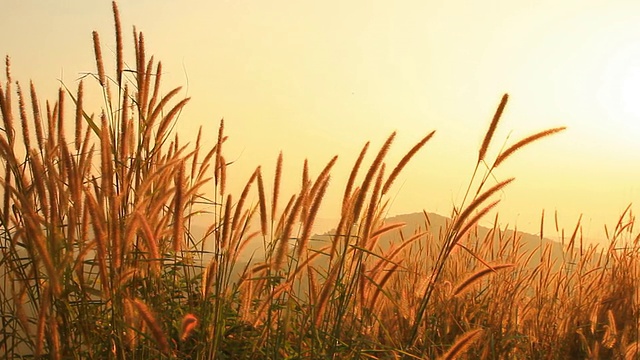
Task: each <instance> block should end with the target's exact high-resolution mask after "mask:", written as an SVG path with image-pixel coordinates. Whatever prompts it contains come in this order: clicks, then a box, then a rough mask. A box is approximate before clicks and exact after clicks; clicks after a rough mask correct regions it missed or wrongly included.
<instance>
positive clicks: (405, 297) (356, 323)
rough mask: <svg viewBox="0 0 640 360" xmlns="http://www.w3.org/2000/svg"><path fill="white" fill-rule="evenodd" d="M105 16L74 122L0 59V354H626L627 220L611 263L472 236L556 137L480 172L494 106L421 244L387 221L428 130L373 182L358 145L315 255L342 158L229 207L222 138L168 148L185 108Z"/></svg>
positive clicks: (629, 310) (248, 189) (634, 339)
mask: <svg viewBox="0 0 640 360" xmlns="http://www.w3.org/2000/svg"><path fill="white" fill-rule="evenodd" d="M113 11H114V17H115V24H116V25H115V29H116V30H115V34H116V44H117V52H116V66H115V68H116V71H115V74H114V75H113V76H110V77H108V76H107V74H105V70H104V63H103V57H102V54H101V46H100V39H99V36H98V34H97V33H94V34H93V39H94V51H95V55H96V60H97V61H96V63H97V69H98V70H97V73H96V74H93V79H85V80H87V81H86V82H91V83H93V84H96V85H97V86H99V87H100V88H101V89H102V93H103V94H104V110H103V111H102V112H101V114H100V115H94V114H90V113H89V112H88V110H87V109H86V108H85V107H84V106H83V88H84V86H85V81H80V82H79V84H78V87H77V90H72V89H68V88H62V89H60V92H59V96H58V99H57V101H55V102H48V101H47V102H46V103H45V105H44V109H42V108H41V106H42V104H41V103H40V101H39V100H38V98H37V94H36V91H35V88H34V86H33V84H31V86H30V89H29V94H28V95H27V94H26V91H24V90H23V88H22V87H21V85H20V83H18V82H15V83H14V82H13V80H12V78H11V74H10V71H9V70H10V67H9V60H8V58H7V64H6V78H7V82H6V84H5V85H4V86H0V109H1V114H2V121H3V122H2V126H3V129H2V130H3V131H2V133H0V164H1V165H0V171H1V173H0V176H1V178H0V179H1V183H2V201H1V205H2V206H1V208H0V211H1V212H0V237H1V240H0V249H1V251H2V256H1V258H0V271H1V279H0V280H1V281H2V284H1V285H0V312H1V316H2V317H1V321H2V328H1V329H2V330H0V331H1V334H0V335H1V336H0V358H7V359H9V358H11V359H13V358H21V357H28V358H33V357H36V358H45V359H63V358H64V359H103V358H115V359H151V358H153V359H161V358H167V359H169V358H179V359H281V358H282V359H297V358H300V359H302V358H304V359H306V358H312V359H326V358H382V359H387V358H389V359H392V358H405V359H414V358H415V359H421V358H442V359H454V358H472V359H477V358H487V359H498V358H499V359H522V358H528V359H567V358H574V359H579V358H585V359H586V358H590V359H591V358H611V359H613V358H616V359H618V358H625V359H634V358H636V357H637V353H638V344H639V343H638V337H639V336H640V334H639V332H638V311H639V308H638V305H639V301H638V300H639V298H638V279H637V277H638V266H637V265H638V260H639V258H640V257H639V255H638V250H640V244H639V239H640V236H635V237H634V232H633V224H634V217H633V216H632V214H631V212H630V210H629V209H627V210H626V211H625V212H624V213H623V216H621V218H620V221H619V222H618V224H617V225H616V226H615V228H614V230H613V231H612V232H611V233H610V234H609V244H610V245H609V246H608V248H606V249H602V251H600V250H599V249H597V248H595V247H584V246H582V241H581V238H580V231H579V228H580V227H579V226H580V224H579V223H578V225H577V226H576V228H575V230H574V231H573V233H572V235H571V237H570V238H567V246H566V251H565V255H564V256H563V257H562V258H561V259H557V258H554V257H552V256H551V248H550V247H545V248H540V249H537V250H535V251H528V250H523V247H522V243H521V239H520V237H519V236H518V234H517V232H507V231H506V229H502V228H500V227H499V226H498V225H495V226H494V228H493V229H491V231H489V232H488V233H487V234H485V235H484V236H479V233H478V227H477V223H478V221H479V220H480V219H481V218H482V217H484V216H485V215H486V214H487V213H488V212H489V211H490V210H491V209H493V208H494V207H495V206H496V205H497V204H498V200H494V198H495V194H496V193H498V192H500V191H502V190H503V189H504V188H506V187H507V185H508V184H509V183H510V182H511V181H512V180H513V179H508V180H506V181H498V182H496V183H495V184H494V183H493V179H494V178H493V170H494V169H495V168H497V167H498V166H500V165H501V164H502V163H503V162H504V161H505V160H506V159H507V158H509V157H511V156H512V155H513V153H514V152H515V151H517V150H519V149H521V148H522V147H524V146H526V145H528V144H529V143H531V142H534V141H536V140H538V139H540V138H543V137H546V136H548V135H551V134H553V133H556V132H559V131H561V130H563V128H556V129H550V130H546V131H542V132H540V133H537V134H534V135H532V136H530V137H527V138H525V139H523V140H522V141H519V142H516V143H515V144H514V145H512V146H511V147H508V148H507V149H505V150H503V151H502V152H500V154H499V155H498V156H497V158H496V159H494V160H493V161H489V160H488V159H487V158H486V154H487V149H488V148H489V146H490V145H491V140H492V136H493V133H494V130H495V129H496V127H497V126H498V123H499V120H500V116H501V114H502V112H503V110H504V108H505V106H506V104H507V99H508V98H507V96H506V95H505V96H504V97H503V98H502V101H501V102H500V105H499V107H498V110H497V112H496V114H495V116H494V118H493V120H492V122H491V124H490V126H489V130H488V131H487V133H486V135H485V138H484V141H483V143H482V145H481V147H480V150H479V152H478V162H477V165H476V168H475V171H474V174H473V176H472V178H471V180H470V182H469V183H470V185H469V188H468V192H467V196H466V197H465V200H464V201H463V202H462V203H461V204H459V206H457V207H455V208H454V209H453V211H452V213H451V219H450V222H448V224H447V226H446V228H445V229H443V230H442V231H440V232H439V235H434V233H435V232H433V231H431V229H430V228H429V227H430V225H429V217H428V216H426V214H425V219H424V220H425V226H424V229H423V230H424V231H418V232H416V233H404V232H403V229H402V228H403V225H404V224H402V223H386V222H385V219H384V218H383V214H384V213H385V206H386V197H385V195H386V194H387V193H388V191H389V189H390V188H391V186H392V185H393V182H394V179H396V177H397V176H398V175H399V173H400V172H401V171H402V169H403V168H404V166H405V165H406V164H407V163H408V162H409V161H410V160H411V158H412V157H413V155H414V154H415V153H416V152H418V151H419V150H420V149H421V148H422V147H423V146H424V145H425V144H426V143H427V142H428V141H429V140H430V139H431V137H432V136H433V135H434V132H430V133H428V134H427V135H426V136H425V137H424V138H423V139H422V140H421V141H420V142H419V143H418V144H416V145H415V146H414V147H413V148H412V149H410V150H409V151H408V152H407V154H406V156H405V157H404V158H403V159H402V160H401V161H400V162H399V163H398V164H396V165H395V167H394V168H393V169H392V170H391V171H389V168H387V165H386V163H385V155H386V153H387V151H388V149H389V148H390V146H391V144H392V142H393V140H394V137H395V133H394V134H391V136H389V138H388V139H387V141H386V142H385V143H384V144H383V145H382V146H381V148H380V149H379V150H378V152H377V153H376V154H375V156H374V157H373V161H371V163H370V164H369V165H368V167H367V166H365V155H366V154H367V152H368V150H369V143H367V144H365V146H364V147H363V149H362V152H361V153H360V156H359V157H358V159H357V161H356V163H355V164H354V166H353V170H352V172H351V174H350V177H349V179H348V181H347V186H346V188H345V189H344V198H343V202H342V207H341V208H340V209H338V211H339V212H340V221H339V222H338V224H337V226H336V228H335V230H334V231H332V233H331V234H330V236H329V241H327V242H326V246H324V247H323V246H319V247H318V246H311V245H310V240H311V239H312V238H313V237H314V235H313V234H312V227H313V224H314V220H315V217H316V214H317V211H318V208H319V206H320V204H321V203H322V201H323V197H324V194H325V192H326V190H327V188H328V186H329V178H330V174H331V169H332V167H333V165H334V163H335V162H336V161H337V157H334V158H333V159H332V160H331V161H330V162H329V163H328V164H327V165H326V166H325V167H324V169H323V170H322V171H321V172H320V173H319V174H318V175H317V176H315V177H313V176H312V174H310V173H309V171H308V167H307V164H306V163H305V164H304V167H303V172H302V181H301V186H300V189H299V190H298V191H297V192H296V193H294V194H291V195H288V197H287V195H284V194H283V193H281V190H280V182H281V181H280V180H281V173H282V168H283V166H284V165H283V157H282V155H281V156H280V157H279V158H278V159H277V162H276V167H275V168H276V171H275V174H276V175H275V178H274V179H273V181H271V180H269V181H268V182H267V181H266V180H265V179H263V176H262V172H261V168H260V167H258V168H257V169H256V170H255V172H254V173H253V175H252V176H251V177H250V178H249V179H248V181H247V182H246V186H245V187H244V190H243V191H242V192H241V194H240V195H239V196H237V195H235V194H234V195H232V194H230V193H228V191H227V186H226V184H227V182H228V181H229V180H228V179H227V178H226V168H227V166H229V165H230V164H229V163H227V161H226V160H225V156H224V153H223V148H224V145H225V143H226V141H227V138H226V136H225V133H224V123H223V122H220V126H219V130H218V137H217V142H216V144H215V145H214V146H213V147H212V148H210V149H205V148H203V147H202V146H201V139H202V137H201V135H200V134H199V135H198V138H197V140H196V143H195V144H186V145H185V144H182V143H181V142H180V141H179V137H178V134H175V133H174V132H173V131H172V129H173V127H174V125H175V123H176V121H177V119H178V117H179V114H180V111H181V109H182V108H183V107H184V106H185V105H186V104H187V102H188V99H182V100H176V99H177V97H178V94H179V90H180V89H179V88H177V89H173V90H171V91H169V92H166V93H165V92H164V91H163V90H161V88H160V83H161V75H162V66H161V64H160V63H156V62H155V61H154V59H153V57H151V58H148V57H147V55H146V49H145V44H144V37H143V35H142V34H141V33H138V32H136V31H135V30H134V45H135V63H134V66H133V68H126V67H125V65H124V64H125V61H124V54H123V40H122V31H121V28H120V22H119V18H118V9H117V5H116V4H115V2H114V4H113ZM14 86H15V89H14ZM16 95H17V102H16V101H15V100H14V99H13V97H14V96H16ZM16 104H17V108H16V107H15V106H16ZM68 108H72V109H73V111H72V112H71V113H69V112H68V110H67V109H68ZM16 110H17V112H16ZM16 113H17V115H16ZM360 172H362V174H359V173H360ZM269 186H272V187H271V188H269ZM250 194H257V198H258V199H259V201H258V203H257V204H250V203H249V202H248V198H249V195H250ZM254 218H255V219H257V220H259V223H260V228H259V229H252V228H251V226H250V224H251V223H252V220H253V219H254ZM195 219H206V220H207V221H209V223H210V226H209V228H208V230H207V232H206V234H204V235H203V236H198V237H196V236H195V235H194V234H193V233H192V232H191V231H190V230H191V223H192V222H193V221H194V220H195ZM543 219H544V217H543ZM495 223H496V224H497V223H498V221H497V219H496V221H495ZM541 228H542V227H541ZM556 229H557V230H559V229H558V226H557V222H556ZM392 235H395V241H393V242H391V243H390V244H389V243H387V244H383V243H382V242H381V238H383V237H385V238H388V237H390V236H392ZM542 238H543V234H542V231H541V234H540V239H541V243H542ZM250 241H261V242H262V244H263V249H264V254H263V256H261V258H260V259H259V260H255V261H253V262H250V263H249V264H248V265H246V266H244V267H240V266H239V264H240V263H239V261H238V259H239V255H240V254H241V253H242V251H243V249H244V248H245V246H246V245H247V244H248V243H249V242H250ZM238 272H239V273H240V276H239V277H238V278H237V279H236V278H235V277H234V274H236V273H238Z"/></svg>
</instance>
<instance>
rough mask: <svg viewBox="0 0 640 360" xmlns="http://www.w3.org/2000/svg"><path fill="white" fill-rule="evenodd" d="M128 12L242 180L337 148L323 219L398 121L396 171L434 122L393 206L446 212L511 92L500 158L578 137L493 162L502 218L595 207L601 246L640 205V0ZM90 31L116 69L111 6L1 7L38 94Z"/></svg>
mask: <svg viewBox="0 0 640 360" xmlns="http://www.w3.org/2000/svg"><path fill="white" fill-rule="evenodd" d="M119 8H120V14H121V20H122V25H123V29H125V35H126V36H125V57H126V58H127V59H129V61H130V62H132V60H133V56H134V55H133V45H132V35H131V29H132V27H133V26H134V25H135V26H136V28H137V29H138V30H140V31H142V32H143V33H144V35H145V40H146V49H147V54H153V55H154V56H155V58H156V59H159V60H161V61H162V63H163V69H164V72H165V73H164V74H163V76H164V80H165V83H164V89H165V91H169V90H170V89H171V88H173V87H176V86H183V91H182V93H181V94H183V95H182V96H190V97H191V98H192V100H191V101H190V103H189V104H188V105H187V108H186V109H185V111H184V112H183V113H182V115H181V117H180V119H179V123H178V125H177V131H178V132H179V133H180V135H181V139H186V140H188V139H195V136H196V133H197V129H198V128H199V127H200V126H202V127H203V129H204V134H205V137H206V139H207V140H208V141H209V144H212V143H213V142H214V141H215V134H216V131H217V127H218V122H219V120H220V119H221V118H224V119H225V128H226V133H227V134H228V135H229V141H228V145H227V147H226V149H225V152H226V157H227V159H230V160H233V161H234V164H233V166H232V167H231V168H230V169H229V176H230V178H231V179H234V182H233V184H232V187H233V186H235V189H236V190H235V191H239V189H240V188H241V186H242V185H243V183H244V182H245V181H246V179H247V178H248V177H249V175H250V174H251V172H252V171H253V169H254V168H255V167H256V166H257V165H262V168H263V173H264V175H265V176H266V177H267V178H271V177H273V170H274V167H275V161H276V158H277V156H278V153H279V152H280V151H282V152H283V153H284V166H285V168H284V178H285V181H284V183H283V185H284V186H285V189H284V191H285V193H286V191H287V190H288V191H289V193H292V192H293V191H295V190H296V189H297V187H298V186H299V183H300V178H301V176H300V174H301V172H302V164H303V161H304V159H305V158H306V159H308V160H309V162H310V165H311V166H310V168H311V171H312V175H313V174H315V175H317V174H318V173H319V171H320V170H321V169H322V168H323V167H324V165H325V164H326V163H327V162H328V161H329V160H330V159H331V157H332V156H333V155H338V156H339V158H338V163H337V164H336V166H335V168H334V171H333V173H332V180H331V188H330V190H329V193H328V195H327V201H326V204H325V206H324V207H323V208H322V209H321V212H320V217H321V219H322V220H321V221H323V222H325V223H328V222H330V221H332V220H335V218H336V217H337V214H338V213H339V194H340V193H341V192H342V191H343V187H344V184H345V183H346V180H347V178H348V174H349V171H350V169H351V167H352V165H353V163H354V161H355V159H356V157H357V155H358V154H359V152H360V149H361V148H362V146H363V145H364V144H365V142H367V141H371V146H372V150H375V151H377V149H378V148H379V147H380V145H381V144H382V143H383V142H384V140H385V139H386V138H387V137H388V136H389V135H390V133H391V132H392V131H397V138H396V141H395V143H394V145H393V147H392V149H391V151H390V153H389V158H388V163H389V164H388V166H394V165H395V163H396V162H397V161H398V160H399V159H400V158H401V157H402V156H403V155H404V153H405V152H406V151H408V150H409V149H410V148H411V147H412V146H413V145H414V144H415V143H416V142H417V141H419V140H420V139H421V138H422V137H423V136H424V135H426V134H427V133H429V132H430V131H432V130H436V134H435V136H434V138H433V139H432V140H431V141H430V142H429V143H428V144H427V145H426V146H425V148H424V149H423V150H422V151H421V152H420V153H419V154H418V155H417V156H416V157H415V158H414V160H413V161H412V162H411V163H410V164H409V165H408V166H407V168H406V169H405V171H404V172H403V173H402V175H401V176H400V177H399V178H398V180H397V181H396V183H395V184H396V185H395V186H394V188H393V189H392V191H391V196H390V204H389V208H388V211H389V215H396V214H402V213H411V212H417V211H422V210H426V211H429V212H437V213H440V214H443V215H448V214H450V213H451V209H452V207H453V206H454V205H459V204H460V201H461V200H462V197H463V195H464V192H465V190H466V188H467V186H468V183H469V180H470V177H471V174H472V172H473V169H474V166H475V164H476V161H477V156H478V149H479V147H480V144H481V142H482V139H483V136H484V134H485V131H486V129H487V127H488V125H489V122H490V121H491V117H492V116H493V113H494V112H495V109H496V107H497V105H498V103H499V101H500V98H501V96H502V95H503V94H504V93H509V95H510V99H509V103H508V105H507V107H506V109H505V112H504V114H503V117H502V119H501V123H500V124H499V127H498V130H497V131H496V133H495V135H494V142H493V144H492V147H491V148H490V149H489V153H488V157H489V158H492V157H495V156H496V155H497V153H498V151H499V150H500V148H501V147H503V146H504V145H506V146H508V145H510V144H512V143H514V142H516V141H517V140H519V139H520V138H522V137H524V136H527V135H530V134H532V133H535V132H537V131H539V130H543V129H546V128H551V127H557V126H566V127H567V130H566V131H565V132H563V133H561V134H557V135H554V136H553V137H550V138H547V139H544V140H542V141H540V142H537V143H534V144H532V145H531V146H530V147H528V148H525V149H523V150H522V151H521V152H519V153H516V154H515V155H514V156H513V157H512V158H510V159H509V160H508V161H507V162H506V163H505V164H504V165H503V166H501V167H500V168H499V169H498V170H497V171H496V173H495V176H496V179H498V180H503V179H507V178H509V177H515V178H516V181H515V182H514V183H512V184H510V185H509V186H508V187H507V188H506V190H505V191H504V192H503V193H501V194H499V198H500V199H501V200H502V201H501V203H500V205H499V207H498V212H499V214H500V222H501V224H502V225H503V226H506V225H509V226H514V225H515V226H517V227H518V229H519V230H524V231H528V232H532V233H537V232H539V228H540V217H541V212H542V210H543V209H544V211H545V213H546V219H545V224H546V227H545V235H548V236H550V237H552V238H553V237H554V234H555V226H554V225H553V214H554V212H556V211H557V213H558V220H559V225H560V227H564V228H566V229H568V230H567V231H570V230H569V229H573V227H574V226H575V223H576V221H577V219H578V217H579V216H580V215H581V214H582V219H583V220H582V223H583V236H584V237H585V238H586V239H590V240H593V241H597V240H603V239H604V231H603V228H604V225H605V224H607V226H608V227H609V228H611V227H613V226H614V225H615V224H616V222H617V220H618V217H619V215H620V213H621V212H622V211H623V210H624V209H625V208H626V207H627V205H629V204H630V203H634V204H638V203H640V201H638V200H640V189H639V187H640V182H639V180H640V166H639V165H640V141H638V139H640V26H637V24H638V23H640V22H639V20H640V2H637V1H622V0H610V1H596V0H563V1H557V0H553V1H548V0H538V1H526V0H487V1H473V0H447V1H440V0H438V1H436V0H433V1H417V0H416V1H394V2H392V1H360V0H355V1H334V0H327V1H277V0H276V1H255V0H254V1H242V0H238V1H197V0H193V1H188V2H185V1H169V0H153V1H152V0H137V1H121V2H120V3H119ZM93 30H97V31H98V32H99V33H100V34H101V40H102V44H103V55H104V56H105V58H106V59H109V57H111V58H112V61H111V66H112V67H113V63H114V62H115V56H114V48H115V45H114V44H115V40H114V35H113V18H112V14H111V3H110V1H84V0H66V1H37V0H22V1H16V0H0V53H2V55H5V54H6V55H9V56H10V57H11V63H12V74H13V78H14V79H15V80H19V81H21V82H22V83H25V84H26V83H27V82H28V81H29V80H30V79H32V80H33V81H34V82H35V84H36V86H37V88H38V89H39V93H40V97H41V98H49V99H54V98H55V96H56V89H57V88H58V86H59V85H60V81H62V82H64V84H65V85H67V86H70V85H71V86H70V87H74V86H75V84H76V82H77V80H78V79H79V78H80V77H81V76H82V75H83V74H86V73H88V72H95V70H94V69H95V62H94V60H93V46H92V40H91V32H92V31H93ZM95 101H96V102H95V104H96V107H99V106H100V102H99V99H97V98H96V100H95ZM97 112H99V110H96V113H97ZM183 134H184V135H183ZM186 140H185V141H186ZM372 157H373V151H372V152H371V154H370V156H369V157H368V158H367V159H368V161H369V162H370V161H372ZM267 182H268V181H267ZM632 209H634V207H632ZM491 219H492V217H490V218H488V219H487V221H485V222H484V224H488V223H490V221H489V220H491Z"/></svg>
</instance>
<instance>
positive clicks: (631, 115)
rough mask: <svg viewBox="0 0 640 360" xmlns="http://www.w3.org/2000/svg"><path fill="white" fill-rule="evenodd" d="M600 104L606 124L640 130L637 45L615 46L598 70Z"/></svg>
mask: <svg viewBox="0 0 640 360" xmlns="http://www.w3.org/2000/svg"><path fill="white" fill-rule="evenodd" d="M599 93H600V96H599V98H600V104H599V105H600V106H601V108H602V111H603V112H604V113H605V114H608V115H609V121H610V122H611V124H610V125H614V126H616V127H619V128H621V129H620V130H624V131H631V132H633V133H638V132H640V45H638V44H632V45H627V46H624V47H622V48H619V49H616V51H615V52H614V53H612V54H611V56H610V58H609V59H608V61H607V64H606V65H605V68H604V70H603V72H602V74H601V88H600V89H599Z"/></svg>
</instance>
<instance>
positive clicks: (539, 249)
mask: <svg viewBox="0 0 640 360" xmlns="http://www.w3.org/2000/svg"><path fill="white" fill-rule="evenodd" d="M449 222H450V219H449V218H448V217H445V216H442V215H439V214H435V213H426V216H425V214H424V213H412V214H404V215H397V216H393V217H389V218H387V219H385V221H384V223H385V224H387V225H388V224H394V223H404V224H405V225H404V226H403V227H401V228H399V229H396V230H392V231H390V232H389V233H387V234H385V235H383V236H381V238H380V240H379V242H378V244H377V246H378V247H380V248H381V249H387V248H388V247H389V246H391V244H393V243H395V244H397V243H399V242H400V241H402V240H401V239H402V238H404V239H408V238H410V237H411V236H412V235H414V234H417V233H418V232H423V231H427V232H428V233H429V234H430V236H429V237H430V238H431V239H432V240H433V241H438V240H439V239H440V236H444V232H445V231H446V229H447V226H448V224H449ZM335 223H337V221H336V222H335ZM258 228H259V225H258V224H255V227H254V225H252V229H258ZM325 228H327V227H326V225H325ZM192 230H195V231H193V233H194V235H195V234H197V235H199V236H196V238H201V237H200V236H201V235H202V234H203V233H204V228H203V227H201V226H198V227H196V228H195V229H192ZM491 230H492V229H490V228H488V227H485V226H478V227H477V230H473V231H472V232H471V235H470V237H469V238H468V239H465V243H464V244H465V246H472V245H475V243H476V242H479V241H481V240H482V239H484V238H485V237H486V236H487V234H488V233H489V231H491ZM334 232H335V229H334V230H330V231H327V232H324V233H322V234H316V235H314V236H312V238H311V240H310V243H309V247H310V248H313V249H321V248H322V247H324V246H326V245H328V244H329V243H330V242H331V241H332V236H331V234H332V233H334ZM496 232H497V233H498V234H495V235H494V239H496V240H495V241H494V251H495V252H496V253H497V252H498V251H499V246H500V242H499V241H498V240H497V239H498V237H499V236H500V235H501V236H502V239H504V241H509V245H508V246H513V240H512V239H513V234H514V231H513V230H510V229H507V230H504V229H498V228H496ZM401 233H402V235H401ZM441 234H442V235H441ZM516 235H517V237H518V238H519V242H518V244H519V246H520V248H519V250H518V253H520V254H521V253H525V252H526V253H527V254H532V253H533V255H532V256H531V258H530V260H529V261H528V265H529V266H531V267H534V266H536V265H538V264H539V263H540V261H541V257H542V255H543V253H544V251H545V249H547V248H548V251H550V252H551V254H550V257H551V259H552V261H554V264H555V266H559V264H560V263H562V261H563V260H565V259H566V257H567V253H566V252H565V251H564V250H563V245H562V244H561V243H559V242H557V241H553V240H550V239H547V238H543V239H540V236H538V235H533V234H529V233H525V232H521V231H518V232H517V233H516ZM209 241H211V240H209ZM418 241H424V238H423V239H420V240H418ZM261 249H262V245H261V240H256V241H255V243H254V244H251V245H250V246H248V247H247V249H245V253H244V254H243V256H242V257H241V258H240V259H239V261H238V263H237V264H236V266H235V271H234V272H241V271H242V270H243V269H244V268H245V267H246V266H247V263H248V260H249V257H250V256H251V257H252V260H251V261H252V263H259V262H262V261H264V255H263V254H262V250H261ZM317 260H318V261H317V264H316V265H318V266H323V265H325V264H324V263H325V262H326V261H325V260H326V259H325V260H323V259H321V257H318V259H317ZM487 261H490V259H487ZM235 279H237V276H234V277H233V279H232V280H235Z"/></svg>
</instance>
